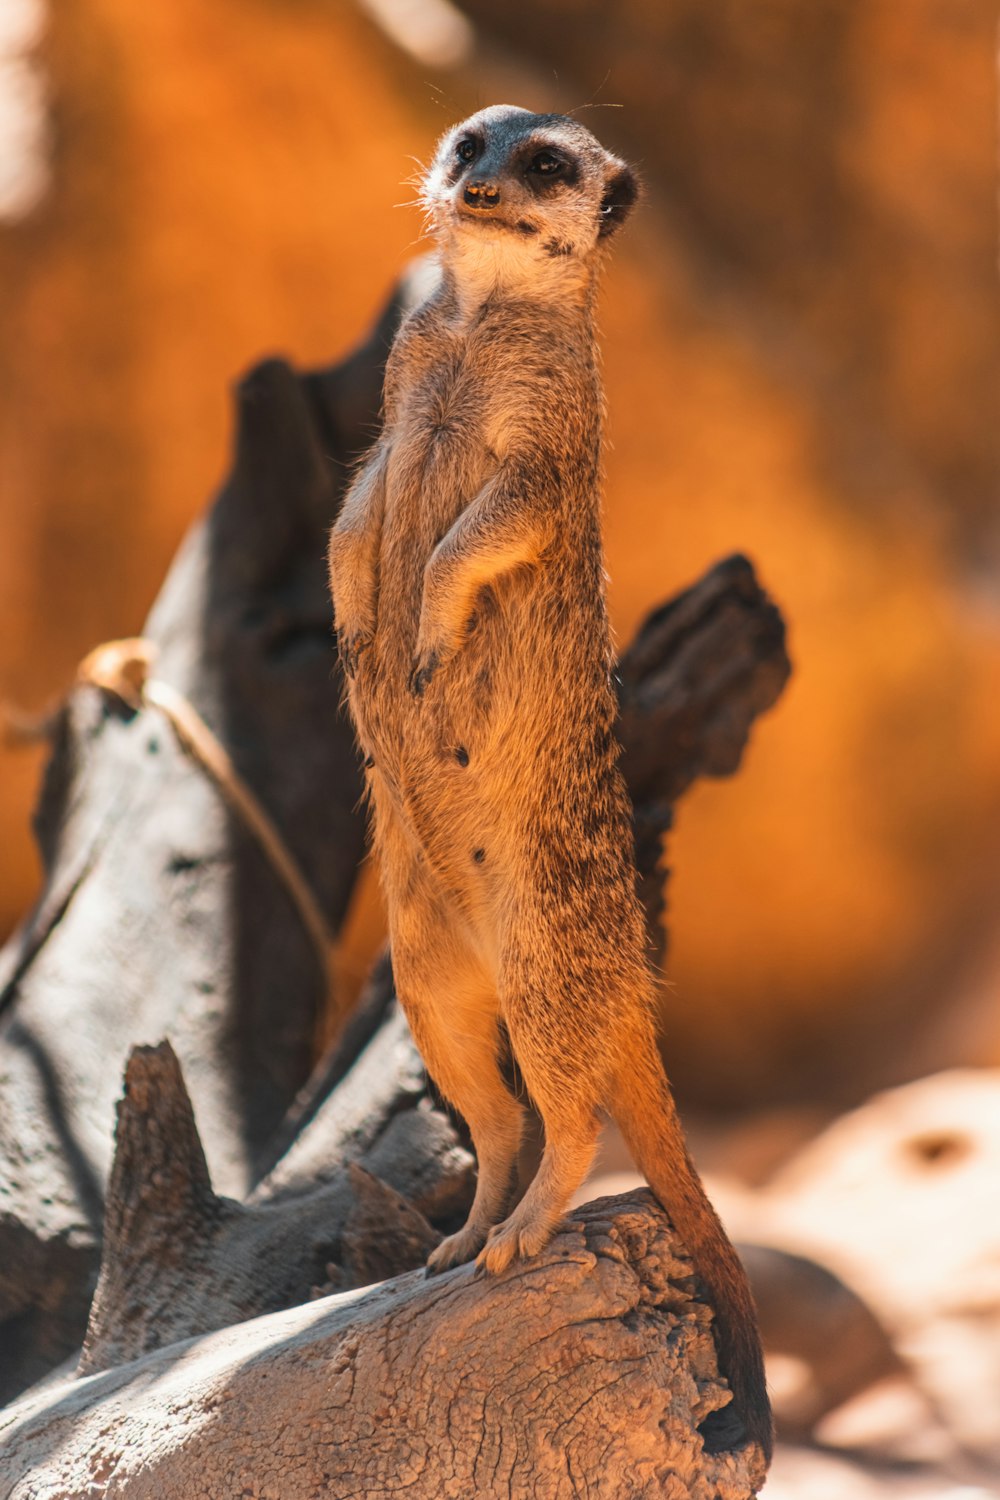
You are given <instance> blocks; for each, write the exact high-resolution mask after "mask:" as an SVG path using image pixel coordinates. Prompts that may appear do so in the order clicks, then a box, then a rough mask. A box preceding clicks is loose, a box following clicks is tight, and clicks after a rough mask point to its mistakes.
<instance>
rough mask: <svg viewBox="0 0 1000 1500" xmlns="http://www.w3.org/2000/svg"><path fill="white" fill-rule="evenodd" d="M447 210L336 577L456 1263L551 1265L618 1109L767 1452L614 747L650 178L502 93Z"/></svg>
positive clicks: (749, 1354)
mask: <svg viewBox="0 0 1000 1500" xmlns="http://www.w3.org/2000/svg"><path fill="white" fill-rule="evenodd" d="M422 197H423V202H424V205H425V207H426V209H427V212H428V216H429V220H430V224H431V228H432V230H433V234H434V236H435V238H436V241H437V252H438V259H439V281H438V283H437V285H436V287H435V289H434V290H433V291H432V292H431V293H430V295H429V296H428V297H427V298H426V300H425V301H424V302H423V303H422V304H421V305H420V306H419V307H417V308H415V309H414V310H413V311H412V312H411V313H410V315H409V316H408V317H407V318H406V320H405V321H404V323H403V324H402V326H401V327H400V330H399V332H398V334H397V336H396V338H395V341H394V344H393V347H392V350H391V352H390V355H389V359H388V363H387V367H386V374H385V391H384V411H383V425H382V431H381V436H380V437H379V439H378V441H377V442H376V443H375V446H374V447H373V449H372V450H371V452H370V453H369V455H368V456H367V458H366V459H365V460H364V462H363V464H362V466H361V467H360V469H359V471H358V473H357V475H356V477H355V479H354V482H353V484H352V486H351V488H350V489H349V491H348V494H347V496H346V498H345V501H344V504H343V508H342V510H341V513H340V516H339V518H338V520H337V522H336V524H335V526H334V528H333V531H332V534H331V538H330V551H329V564H330V577H331V586H332V593H333V600H334V614H335V625H336V631H337V638H338V643H339V649H340V654H341V660H342V663H343V667H344V672H345V676H346V679H347V685H348V700H349V703H350V708H351V712H352V715H353V718H354V723H355V726H356V729H357V735H358V739H359V742H360V746H361V749H362V752H363V755H364V758H365V765H366V775H367V782H368V790H369V795H370V801H371V807H372V824H373V839H374V844H375V847H376V850H377V855H378V859H379V863H380V870H381V878H382V882H383V885H384V889H385V896H386V904H387V908H388V914H389V925H390V942H391V950H392V960H393V969H394V973H395V977H396V984H397V990H398V995H399V999H400V1002H401V1004H402V1006H403V1009H404V1011H405V1013H406V1016H407V1019H408V1021H409V1024H410V1027H411V1030H412V1032H413V1036H414V1039H415V1041H416V1043H417V1046H418V1047H419V1049H420V1052H421V1054H422V1056H423V1058H424V1061H425V1063H426V1065H427V1068H428V1071H429V1073H430V1075H431V1076H432V1078H433V1079H434V1081H435V1083H436V1085H437V1087H438V1088H439V1090H440V1091H441V1093H442V1094H443V1095H444V1096H445V1097H446V1098H447V1099H448V1100H449V1101H450V1102H451V1103H452V1104H453V1105H454V1106H455V1108H456V1109H457V1110H458V1111H459V1112H460V1113H461V1115H462V1116H463V1117H464V1119H465V1121H466V1122H467V1124H468V1127H469V1130H470V1133H471V1135H472V1139H473V1142H474V1145H475V1148H476V1154H477V1158H478V1164H479V1173H478V1182H477V1187H476V1193H475V1199H474V1202H473V1204H472V1208H471V1211H470V1213H469V1217H468V1221H467V1222H466V1224H465V1226H464V1227H463V1228H462V1229H460V1230H459V1231H458V1232H457V1233H456V1234H453V1235H451V1236H450V1237H449V1238H447V1239H445V1240H444V1241H443V1243H442V1244H441V1245H439V1246H438V1248H437V1249H436V1250H435V1251H434V1252H433V1254H432V1255H431V1257H430V1260H429V1262H428V1269H429V1270H430V1271H441V1270H444V1269H446V1268H447V1267H450V1266H454V1265H458V1264H459V1263H461V1262H464V1261H468V1260H471V1259H472V1258H474V1257H478V1263H479V1267H480V1268H481V1269H482V1270H484V1271H487V1272H500V1271H502V1270H503V1269H504V1268H505V1267H506V1266H508V1264H509V1263H510V1262H511V1260H512V1259H513V1258H514V1257H517V1256H531V1255H534V1254H536V1253H537V1252H538V1251H540V1250H541V1249H542V1248H543V1247H544V1245H545V1244H546V1242H547V1241H548V1239H549V1237H550V1236H551V1234H552V1232H553V1230H554V1228H555V1227H556V1225H557V1224H558V1222H559V1220H560V1218H561V1217H562V1215H563V1213H564V1211H565V1209H566V1207H567V1204H568V1202H569V1200H570V1197H571V1195H572V1194H573V1192H574V1191H575V1190H576V1189H577V1188H578V1187H579V1186H580V1184H581V1182H582V1181H583V1178H584V1176H585V1174H586V1172H587V1170H588V1168H589V1166H590V1163H591V1160H592V1157H593V1153H594V1149H595V1145H596V1142H597V1136H598V1131H599V1122H600V1119H601V1117H602V1114H603V1113H605V1112H606V1113H607V1114H610V1115H611V1116H612V1117H613V1118H614V1120H615V1121H616V1122H617V1124H618V1126H619V1128H620V1129H621V1131H622V1134H623V1136H624V1138H625V1140H626V1143H627V1144H628V1146H629V1148H630V1150H631V1152H632V1154H633V1156H634V1157H635V1160H636V1162H637V1165H638V1166H639V1168H640V1170H641V1171H642V1172H643V1173H644V1175H645V1176H646V1177H647V1178H648V1180H649V1183H650V1185H651V1187H652V1189H653V1192H654V1194H655V1195H656V1197H657V1198H658V1199H659V1201H660V1203H661V1204H662V1205H663V1207H664V1208H665V1209H666V1211H667V1213H668V1214H669V1215H670V1217H671V1219H672V1221H673V1222H674V1224H675V1225H676V1228H677V1231H678V1233H679V1235H680V1236H681V1238H682V1239H683V1241H684V1243H685V1244H686V1246H687V1247H688V1248H689V1250H690V1252H691V1254H692V1257H693V1260H694V1263H695V1266H696V1269H697V1272H698V1275H699V1276H700V1277H701V1279H702V1281H703V1282H704V1284H705V1286H706V1288H707V1289H708V1292H709V1295H710V1297H711V1299H712V1302H713V1304H714V1307H715V1310H716V1324H715V1327H716V1338H717V1345H718V1350H719V1356H720V1365H721V1368H722V1370H723V1373H724V1374H726V1375H727V1377H728V1379H729V1383H730V1386H731V1389H732V1391H733V1397H734V1402H735V1405H736V1407H737V1410H738V1412H739V1414H740V1416H741V1417H742V1419H743V1425H744V1429H745V1432H746V1434H747V1435H748V1436H749V1437H750V1438H752V1439H753V1440H755V1441H756V1442H758V1443H759V1444H760V1445H761V1447H762V1448H763V1449H764V1450H765V1453H768V1454H769V1453H770V1447H771V1417H770V1410H769V1406H768V1400H767V1394H766V1389H765V1383H764V1371H763V1361H762V1356H761V1349H760V1342H759V1337H758V1333H757V1325H756V1316H755V1312H754V1307H753V1301H752V1298H751V1295H750V1290H749V1286H748V1283H747V1279H746V1276H745V1274H744V1271H743V1267H742V1265H741V1263H740V1261H739V1259H738V1257H737V1255H736V1253H735V1251H734V1249H733V1247H732V1245H731V1244H730V1242H729V1240H728V1239H727V1237H726V1234H725V1231H724V1230H723V1228H722V1226H721V1224H720V1223H719V1220H718V1218H717V1217H716V1215H715V1213H714V1211H713V1209H712V1207H711V1205H710V1204H709V1202H708V1199H707V1198H706V1196H705V1193H704V1190H703V1188H702V1185H701V1182H700V1180H699V1178H698V1176H697V1173H696V1171H695V1169H694V1167H693V1165H692V1163H691V1160H690V1158H689V1156H688V1152H687V1148H686V1145H685V1141H684V1136H683V1132H682V1128H681V1125H680V1122H679V1119H678V1115H677V1111H676V1108H675V1105H674V1100H673V1095H672V1092H671V1089H670V1085H669V1082H668V1080H667V1076H666V1074H665V1072H664V1068H663V1065H662V1062H661V1059H660V1055H659V1052H658V1049H657V1043H656V1031H655V1020H654V1016H655V984H654V979H653V976H652V973H651V971H650V967H649V964H648V961H647V957H646V934H645V928H644V921H643V915H642V911H641V909H640V905H639V901H638V898H637V895H636V875H635V865H634V854H633V842H632V823H631V808H630V805H629V799H628V793H627V791H626V787H625V784H624V781H623V778H622V775H621V772H620V770H619V768H618V764H617V759H618V747H617V744H616V742H615V737H614V723H615V717H616V700H615V694H614V690H613V684H612V677H611V673H612V666H613V652H612V644H611V636H610V630H609V625H608V619H607V613H606V608H605V575H604V561H603V552H602V541H601V525H600V491H601V426H602V409H603V395H602V389H601V381H600V375H599V371H598V360H597V348H596V341H595V332H594V299H595V288H596V282H597V278H598V271H599V267H600V265H601V262H602V261H603V259H604V251H605V247H606V246H607V244H608V243H609V241H610V239H611V236H612V235H613V234H614V232H615V231H616V230H617V229H618V228H619V226H620V225H621V224H622V223H623V222H624V220H625V218H626V217H627V215H628V213H629V211H630V209H631V207H632V205H633V204H634V202H635V200H636V197H637V183H636V178H635V176H634V174H633V172H632V170H631V169H630V168H629V166H628V165H627V164H626V163H625V162H624V161H622V160H620V159H619V158H617V157H615V156H613V155H611V154H610V153H609V152H607V151H606V150H605V149H604V148H603V147H602V146H601V145H600V143H599V142H598V141H597V140H596V139H595V137H594V136H593V135H592V134H591V133H590V132H589V131H588V130H586V129H585V128H584V127H583V126H581V125H580V124H578V123H577V122H576V121H574V120H572V119H570V118H566V117H563V116H560V115H539V114H532V113H530V112H529V111H527V110H524V109H518V108H514V107H512V106H507V105H501V106H495V107H492V108H489V109H484V110H481V111H480V112H479V113H477V114H475V115H473V116H472V117H471V118H470V119H468V120H466V121H464V123H462V124H460V125H457V126H456V127H454V128H453V129H452V130H450V131H449V132H448V133H447V134H446V135H445V136H444V137H443V139H442V140H441V142H440V144H439V146H438V149H437V153H436V156H435V158H434V161H433V164H432V166H431V168H430V170H429V172H428V173H427V175H426V179H425V181H424V184H423V193H422ZM503 1046H509V1048H510V1050H511V1051H512V1053H513V1056H514V1059H515V1060H516V1064H517V1068H518V1070H519V1073H520V1075H521V1077H522V1078H523V1080H524V1084H525V1086H526V1089H527V1091H528V1094H529V1095H530V1098H531V1100H532V1102H533V1104H534V1105H535V1107H536V1108H537V1110H538V1111H539V1113H540V1115H541V1119H542V1122H543V1125H544V1134H545V1143H544V1150H543V1153H542V1157H541V1162H540V1165H539V1167H538V1170H537V1173H536V1175H535V1177H534V1178H533V1180H532V1181H531V1183H530V1185H529V1186H528V1188H527V1190H526V1191H525V1192H524V1194H523V1196H522V1197H521V1198H520V1201H517V1202H516V1203H515V1206H514V1207H513V1208H512V1209H511V1208H510V1205H511V1202H512V1200H513V1198H514V1192H513V1183H514V1176H515V1172H514V1169H515V1160H516V1158H517V1155H518V1151H519V1146H520V1142H521V1136H522V1128H523V1125H524V1113H525V1111H524V1104H523V1102H522V1100H521V1099H519V1098H518V1097H515V1094H514V1093H513V1091H511V1090H510V1089H509V1088H508V1087H507V1086H506V1084H505V1082H504V1078H503V1076H502V1071H501V1051H502V1047H503ZM509 1209H510V1211H509V1212H508V1210H509ZM505 1215H506V1216H505Z"/></svg>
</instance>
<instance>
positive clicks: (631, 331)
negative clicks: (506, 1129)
mask: <svg viewBox="0 0 1000 1500" xmlns="http://www.w3.org/2000/svg"><path fill="white" fill-rule="evenodd" d="M6 13H7V19H6V20H4V21H2V22H0V94H3V93H6V96H7V101H8V102H7V106H5V107H4V108H2V109H0V134H2V132H4V131H6V132H7V136H8V139H7V141H6V142H4V141H3V140H2V139H0V161H2V158H3V157H4V155H6V157H7V167H6V168H0V318H2V326H3V339H2V346H0V494H2V507H3V546H2V547H0V620H2V630H0V696H4V697H6V698H8V699H10V700H12V701H14V702H17V703H18V704H21V705H23V706H25V707H27V708H40V707H42V706H43V705H45V704H46V703H47V702H48V701H50V700H51V699H52V698H53V696H55V695H57V694H58V693H59V692H60V691H61V690H62V689H63V688H64V687H65V685H66V684H67V683H68V681H69V680H70V679H71V677H72V674H73V671H74V668H75V665H76V663H77V661H78V660H79V658H80V657H81V656H82V655H83V654H84V653H85V652H86V651H87V650H88V649H89V648H90V647H91V646H93V645H94V644H95V643H96V642H98V641H101V640H104V639H107V638H109V637H116V636H121V635H127V634H131V633H134V632H136V631H137V630H138V629H139V628H140V627H141V624H142V620H143V617H144V615H145V613H146V611H147V609H148V607H149V605H150V603H151V602H152V599H153V598H154V596H155V594H156V591H157V588H158V586H159V583H160V581H161V579H162V577H163V574H164V572H165V570H166V568H167V566H168V565H169V562H170V558H171V555H172V553H173V551H174V549H175V547H176V545H177V543H178V541H179V540H180V537H181V536H182V534H183V532H184V530H185V528H186V526H187V525H188V523H189V522H190V521H191V519H192V517H193V516H194V515H195V514H196V513H197V512H198V511H199V509H200V508H201V507H202V506H203V505H204V504H205V502H206V500H207V498H208V496H209V495H210V493H211V491H212V488H213V486H214V485H215V483H216V482H217V481H218V479H219V478H220V476H221V474H222V473H223V472H224V469H225V465H226V462H227V443H228V440H229V436H230V414H229V408H228V397H227V387H228V386H229V385H230V383H231V382H232V380H233V379H234V377H235V376H236V375H237V374H238V373H239V372H240V371H241V370H243V369H244V368H245V367H246V366H247V365H248V364H249V363H251V362H253V361H255V360H256V359H257V358H258V357H260V356H261V355H263V354H265V353H270V352H274V351H280V352H283V353H286V354H288V355H289V356H290V357H291V358H292V359H293V360H294V361H296V362H298V363H301V364H305V365H315V364H321V363H326V362H329V361H331V360H332V359H333V358H335V357H336V356H337V355H338V354H340V353H341V352H343V351H344V349H345V348H346V346H348V345H349V344H350V343H351V342H352V341H354V340H355V339H357V338H358V337H359V336H360V335H361V334H362V333H363V331H364V329H365V326H366V323H367V322H368V320H369V318H370V317H371V316H372V315H373V314H374V312H375V311H376V309H377V307H378V306H379V305H380V303H381V301H382V299H383V297H384V296H385V294H386V292H387V290H388V287H389V285H390V283H391V281H392V280H393V278H394V276H395V275H396V273H397V272H398V270H399V269H400V268H401V267H402V266H403V264H404V263H405V262H406V260H407V258H408V257H409V256H411V255H413V254H414V253H416V251H417V249H418V248H420V247H419V246H418V244H417V240H418V236H419V233H420V219H419V215H418V214H417V212H416V210H415V209H413V208H412V207H405V206H397V205H400V204H401V203H402V202H403V200H408V199H410V198H412V196H413V191H412V188H410V187H406V186H403V183H404V179H406V178H407V177H409V176H410V175H411V174H412V172H413V169H414V168H413V161H412V159H411V158H412V157H417V158H419V159H422V160H426V159H427V157H428V155H429V153H430V151H431V149H432V147H433V142H434V140H435V138H436V136H437V135H438V134H439V133H440V132H441V131H442V130H443V129H444V128H445V127H446V126H447V125H448V124H450V123H451V122H452V121H454V120H455V119H458V118H461V116H462V115H463V114H464V113H466V112H468V110H470V109H471V108H474V107H476V106H477V105H479V104H480V103H487V102H498V101H500V100H501V99H506V100H507V101H508V102H513V103H521V104H525V105H527V106H529V107H534V108H542V109H552V108H554V109H563V108H568V107H572V106H575V105H579V104H580V103H581V102H583V101H586V100H594V101H595V102H597V103H602V104H603V103H609V104H610V103H614V104H616V105H619V106H621V107H620V108H615V109H611V108H600V109H594V110H593V112H590V113H587V114H585V115H584V116H583V118H584V120H585V121H586V123H587V124H589V125H590V126H591V128H593V129H594V130H595V131H596V133H598V134H599V135H600V136H601V137H602V139H604V140H605V142H606V143H607V144H608V145H610V146H612V147H614V148H616V149H618V150H620V151H622V152H623V153H624V154H626V155H628V156H629V157H630V158H631V159H632V160H634V161H637V162H638V163H639V165H640V167H641V170H642V171H643V173H644V176H645V178H646V182H647V186H648V193H647V198H646V202H645V204H644V205H643V207H642V209H641V211H640V212H639V213H637V215H636V216H635V219H634V223H633V225H631V226H630V228H629V231H628V232H627V233H626V234H625V235H623V236H622V239H621V242H620V247H619V248H617V249H616V253H615V257H614V260H613V264H612V266H611V269H610V272H609V275H608V278H607V286H606V291H605V295H604V299H603V306H602V325H603V330H604V339H605V368H606V378H607V389H608V401H609V409H610V425H609V437H610V447H609V452H608V455H607V470H608V487H607V504H606V526H607V548H608V563H609V569H610V573H611V580H612V583H611V602H612V609H613V615H614V620H615V624H616V628H617V631H618V633H619V636H620V638H621V639H623V640H625V639H627V638H628V636H629V634H630V633H631V631H632V629H633V628H634V626H635V624H636V622H637V621H638V619H639V618H640V616H641V615H642V613H643V612H644V611H645V610H646V609H647V608H648V607H650V606H651V605H653V604H655V603H657V602H658V601H659V600H660V599H661V598H663V597H664V596H665V595H666V594H668V593H670V592H671V591H672V590H674V589H676V588H678V587H680V586H683V585H684V584H686V583H688V582H690V581H692V580H693V579H694V577H695V576H696V575H697V574H699V573H700V572H701V571H702V570H703V569H704V568H705V567H706V566H707V565H709V564H710V563H711V562H713V561H715V560H716V559H717V558H718V557H720V556H721V555H723V554H725V553H727V552H730V551H733V550H737V549H738V550H742V551H745V552H747V553H748V554H749V555H750V556H751V557H752V558H753V560H754V562H755V564H756V566H757V569H758V572H759V574H760V577H761V579H762V581H763V582H764V584H765V586H766V587H767V588H768V589H769V590H770V591H771V593H772V594H773V596H774V597H775V599H776V600H777V602H778V603H779V604H780V606H781V607H782V609H783V611H784V613H785V616H786V619H787V621H788V624H789V631H790V647H791V652H792V655H793V659H794V662H795V675H794V677H793V680H792V683H791V685H790V687H789V689H788V690H787V693H786V695H785V697H784V699H783V701H782V703H781V704H780V706H779V707H778V709H777V710H776V711H775V712H774V713H773V714H771V715H769V716H768V717H767V718H765V719H764V720H762V721H761V722H760V724H759V725H758V727H757V730H756V732H755V736H754V741H753V743H752V745H751V748H750V751H749V754H748V756H747V760H746V764H745V767H744V769H743V771H742V772H741V773H740V775H739V776H738V777H737V778H735V779H734V780H732V781H728V782H718V783H713V784H703V785H701V786H700V787H698V788H697V789H696V790H695V791H694V793H693V794H692V795H691V796H690V797H689V798H688V799H687V800H686V801H685V803H684V804H683V807H682V809H681V811H680V814H679V817H678V824H677V829H676V832H675V834H674V836H673V838H672V841H671V846H670V851H669V860H670V864H671V866H672V869H673V871H674V873H673V875H672V878H671V885H670V918H669V919H670V926H671V940H672V941H671V955H670V968H669V973H670V979H671V981H672V986H673V987H672V990H671V995H670V999H669V1032H670V1049H671V1050H670V1055H671V1057H672V1059H673V1061H674V1068H675V1072H676V1073H677V1076H678V1080H679V1082H680V1083H681V1085H682V1087H685V1086H686V1087H687V1089H688V1090H689V1091H694V1092H696V1093H700V1094H701V1095H702V1097H704V1098H705V1099H706V1100H712V1099H726V1098H733V1099H738V1100H749V1099H756V1100H758V1101H759V1100H763V1099H768V1100H770V1099H783V1098H784V1099H804V1098H809V1097H811V1096H812V1094H813V1093H814V1092H815V1091H816V1090H817V1089H826V1090H832V1091H834V1092H837V1091H839V1092H841V1093H842V1094H844V1095H851V1094H856V1095H858V1096H860V1095H861V1094H862V1093H864V1092H866V1091H867V1089H868V1088H869V1087H871V1086H873V1085H876V1084H879V1083H883V1082H886V1081H890V1080H894V1079H897V1078H901V1077H905V1076H912V1075H915V1074H917V1073H919V1072H922V1071H925V1070H926V1069H927V1068H930V1067H937V1066H944V1065H947V1064H949V1063H952V1062H958V1061H971V1062H983V1061H991V1062H998V1061H1000V1037H998V1023H997V1019H996V1016H997V1007H996V1004H995V999H996V993H997V990H998V989H1000V522H998V514H997V511H996V508H995V498H996V473H997V465H996V459H997V453H996V440H997V431H998V424H997V413H996V407H995V400H996V392H997V379H996V378H997V373H998V371H997V363H998V359H997V347H998V346H997V336H996V335H997V324H996V245H995V218H996V216H995V206H994V204H995V129H994V114H995V68H994V56H993V53H994V24H995V22H994V15H993V7H992V6H989V5H986V4H983V3H979V0H951V3H948V4H944V3H942V0H913V3H911V4H908V5H906V6H901V5H900V4H899V3H898V0H866V4H865V5H864V6H863V7H862V6H859V5H856V4H852V3H848V0H824V3H819V0H816V3H812V4H810V5H808V6H803V5H801V4H800V3H799V4H797V3H795V0H768V3H767V4H766V5H763V6H759V7H757V6H755V7H752V8H751V7H746V6H742V7H741V6H738V5H736V4H735V3H734V0H729V3H725V4H720V5H716V6H711V7H706V6H705V5H704V3H703V0H630V3H627V4H626V3H625V0H617V3H612V4H607V5H603V6H598V5H597V4H596V3H595V0H532V4H531V5H530V6H529V5H528V4H526V3H524V0H516V3H515V0H507V3H506V4H504V5H501V4H499V3H495V4H494V3H491V0H470V3H469V4H467V5H465V6H464V7H463V8H462V9H461V10H456V9H454V8H453V7H452V6H451V5H449V4H446V3H445V0H433V3H432V0H422V3H417V0H406V3H404V0H367V3H366V4H361V3H360V0H359V3H358V4H351V3H348V0H213V3H212V4H211V5H206V4H204V3H203V0H171V3H170V4H169V5H137V4H135V3H134V0H60V3H59V5H58V6H56V5H52V6H49V7H46V6H45V5H44V4H43V3H42V0H7V7H6ZM4 80H6V83H4ZM5 185H6V186H5ZM4 191H6V195H7V196H6V198H4V196H3V193H4ZM40 767H41V756H40V753H39V752H37V751H25V750H23V749H21V750H16V751H15V750H11V749H3V750H2V751H0V847H2V850H3V857H2V860H0V929H2V931H3V932H4V933H6V932H8V931H10V930H11V929H12V927H13V926H14V925H15V923H16V922H17V921H18V919H19V918H20V916H21V915H22V914H23V913H24V911H25V910H26V908H27V907H28V906H29V904H30V902H31V900H32V899H33V896H34V894H35V892H36V890H37V886H38V881H39V871H38V867H37V861H36V857H35V854H34V850H33V846H32V842H31V838H30V832H29V819H30V810H31V806H32V802H33V799H34V795H35V790H36V786H37V781H38V776H39V772H40ZM355 926H356V931H355V933H354V936H353V939H352V940H353V941H354V942H355V943H356V944H357V947H358V952H357V954H356V955H355V957H356V959H357V961H360V955H361V952H362V950H364V949H366V948H367V947H369V946H370V945H371V943H372V941H373V937H374V934H373V931H372V928H371V923H370V922H368V923H367V924H366V923H365V922H361V923H358V924H355Z"/></svg>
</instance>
